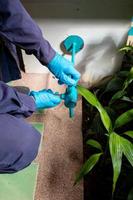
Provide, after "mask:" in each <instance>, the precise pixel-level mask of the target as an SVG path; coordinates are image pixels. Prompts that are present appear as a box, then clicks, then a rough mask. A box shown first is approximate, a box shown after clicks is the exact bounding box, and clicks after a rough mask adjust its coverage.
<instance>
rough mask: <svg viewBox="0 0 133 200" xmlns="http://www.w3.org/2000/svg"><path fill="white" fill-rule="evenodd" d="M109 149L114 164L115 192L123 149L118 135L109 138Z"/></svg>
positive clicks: (114, 134) (111, 135) (112, 134)
mask: <svg viewBox="0 0 133 200" xmlns="http://www.w3.org/2000/svg"><path fill="white" fill-rule="evenodd" d="M109 149H110V154H111V159H112V164H113V189H112V192H114V191H115V187H116V182H117V180H118V177H119V175H120V172H121V164H122V147H121V137H120V136H119V135H118V134H116V133H114V132H113V133H111V134H110V137H109Z"/></svg>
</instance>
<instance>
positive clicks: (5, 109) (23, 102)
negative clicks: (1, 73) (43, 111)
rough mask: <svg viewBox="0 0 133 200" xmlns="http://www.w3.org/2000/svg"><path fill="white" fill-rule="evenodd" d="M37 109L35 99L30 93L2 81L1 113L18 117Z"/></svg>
mask: <svg viewBox="0 0 133 200" xmlns="http://www.w3.org/2000/svg"><path fill="white" fill-rule="evenodd" d="M35 110H36V105H35V101H34V100H33V98H31V97H30V96H28V95H25V94H22V93H20V92H17V91H16V90H15V89H14V88H12V87H9V86H8V85H7V84H5V83H4V82H2V81H0V115H1V114H5V113H8V114H10V115H13V116H16V117H18V118H25V117H29V116H30V115H32V113H33V112H34V111H35Z"/></svg>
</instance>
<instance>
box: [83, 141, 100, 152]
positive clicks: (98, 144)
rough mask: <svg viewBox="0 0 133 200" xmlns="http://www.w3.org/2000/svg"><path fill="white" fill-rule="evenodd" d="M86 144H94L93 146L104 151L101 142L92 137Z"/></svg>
mask: <svg viewBox="0 0 133 200" xmlns="http://www.w3.org/2000/svg"><path fill="white" fill-rule="evenodd" d="M86 144H88V145H90V146H92V147H95V148H97V149H99V150H101V151H102V146H101V144H100V143H99V142H98V141H96V140H93V139H90V140H88V141H87V142H86Z"/></svg>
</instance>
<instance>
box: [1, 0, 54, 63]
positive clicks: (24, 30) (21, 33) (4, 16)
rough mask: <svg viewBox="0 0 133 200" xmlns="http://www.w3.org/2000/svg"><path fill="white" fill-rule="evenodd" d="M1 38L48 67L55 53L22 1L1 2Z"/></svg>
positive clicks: (6, 0) (7, 0)
mask: <svg viewBox="0 0 133 200" xmlns="http://www.w3.org/2000/svg"><path fill="white" fill-rule="evenodd" d="M0 36H1V37H3V38H6V39H7V40H9V41H10V42H12V43H14V44H15V45H18V46H20V47H21V48H22V49H24V50H25V51H26V53H27V54H34V55H35V56H36V57H37V59H38V60H39V61H40V62H41V63H42V64H43V65H46V64H48V63H49V61H50V60H51V59H52V58H53V57H54V56H55V51H54V49H53V48H52V47H51V45H50V44H49V42H48V41H47V40H45V39H44V38H43V36H42V33H41V30H40V28H39V27H38V25H37V24H36V23H35V22H34V20H32V18H31V17H30V15H29V14H28V13H27V11H26V10H25V9H24V7H23V5H22V4H21V2H20V0H0Z"/></svg>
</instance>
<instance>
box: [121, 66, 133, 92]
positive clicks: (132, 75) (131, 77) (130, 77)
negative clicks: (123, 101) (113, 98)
mask: <svg viewBox="0 0 133 200" xmlns="http://www.w3.org/2000/svg"><path fill="white" fill-rule="evenodd" d="M132 81H133V67H132V68H131V69H130V72H129V74H128V77H127V79H126V80H125V82H124V85H123V90H125V89H126V88H127V87H128V85H129V84H130V83H132Z"/></svg>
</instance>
